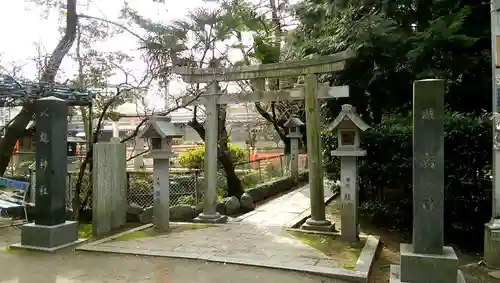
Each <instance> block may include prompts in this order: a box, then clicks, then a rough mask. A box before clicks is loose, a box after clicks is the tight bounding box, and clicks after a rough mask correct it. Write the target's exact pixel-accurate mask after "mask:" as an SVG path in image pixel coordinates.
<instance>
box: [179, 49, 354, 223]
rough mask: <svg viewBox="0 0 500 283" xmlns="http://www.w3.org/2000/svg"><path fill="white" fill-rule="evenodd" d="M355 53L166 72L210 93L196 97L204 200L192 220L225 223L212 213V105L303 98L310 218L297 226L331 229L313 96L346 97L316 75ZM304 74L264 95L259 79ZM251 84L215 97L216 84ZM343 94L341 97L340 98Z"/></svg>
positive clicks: (316, 98)
mask: <svg viewBox="0 0 500 283" xmlns="http://www.w3.org/2000/svg"><path fill="white" fill-rule="evenodd" d="M354 57H355V53H354V52H351V51H344V52H340V53H336V54H332V55H328V56H322V57H317V58H313V59H306V60H298V61H290V62H281V63H273V64H262V65H253V66H242V67H232V68H198V69H196V68H190V67H176V68H173V69H172V73H174V74H178V75H180V76H181V77H182V79H183V80H184V82H186V83H210V84H211V89H210V90H207V91H206V92H205V93H204V94H202V96H201V97H202V99H201V101H200V102H201V103H203V104H204V105H205V107H206V121H205V123H206V126H205V133H206V134H205V181H206V183H205V185H206V189H205V198H204V200H205V201H204V206H203V212H202V213H201V214H200V215H199V216H198V217H197V218H196V219H195V220H196V221H198V222H212V223H214V222H225V221H226V220H227V217H226V216H224V215H220V214H219V213H217V212H216V210H215V208H216V199H217V190H216V189H217V188H216V184H217V183H216V180H217V148H218V119H219V117H217V109H218V108H217V105H218V104H230V103H244V102H258V101H273V100H302V99H304V100H305V109H306V125H307V153H308V165H309V185H310V192H311V196H310V199H311V218H310V219H308V220H307V221H306V223H305V224H304V225H303V228H304V229H310V230H331V229H332V228H333V227H332V224H331V223H330V221H328V220H326V218H325V203H324V188H323V168H322V157H321V139H320V134H319V133H320V124H321V121H320V115H319V114H320V107H319V98H328V97H341V96H344V97H345V96H346V95H345V94H346V93H347V95H348V88H346V87H334V88H332V89H328V88H325V87H324V86H322V85H319V84H318V74H320V73H330V72H336V71H341V70H343V69H344V67H345V63H346V61H347V60H348V59H351V58H354ZM291 76H305V84H304V87H303V88H295V89H292V90H284V91H276V92H268V91H265V80H266V79H269V78H279V77H291ZM239 80H252V81H253V82H254V92H252V93H248V94H244V93H243V94H239V95H224V96H221V93H220V90H219V89H218V83H219V82H228V81H239ZM342 93H344V94H342Z"/></svg>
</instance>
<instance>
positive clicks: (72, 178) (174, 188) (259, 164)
mask: <svg viewBox="0 0 500 283" xmlns="http://www.w3.org/2000/svg"><path fill="white" fill-rule="evenodd" d="M74 158H75V162H72V163H76V164H77V165H79V164H80V162H81V160H80V159H83V157H74ZM33 162H34V153H31V152H30V153H18V154H15V155H14V158H13V159H12V162H11V165H10V166H9V170H8V171H7V172H6V173H7V175H12V176H26V177H28V176H29V172H30V169H29V168H30V166H31V167H33V166H32V165H33ZM287 162H288V160H286V157H285V156H284V155H277V156H274V157H269V158H262V159H256V160H253V161H249V162H242V163H237V164H234V167H235V173H236V174H237V176H238V177H239V179H240V181H241V183H242V185H243V187H244V189H248V188H251V187H254V186H256V185H258V184H262V183H265V182H268V181H271V180H273V179H277V178H281V177H285V176H288V175H289V174H290V173H289V171H288V166H287ZM74 167H75V168H73V169H70V168H69V167H68V180H67V181H68V182H67V184H68V187H67V191H66V200H67V206H68V207H71V201H72V199H73V196H74V194H75V190H76V189H75V188H76V183H77V180H78V170H77V169H78V168H79V166H76V165H75V166H74ZM306 167H307V156H306V155H305V154H303V155H302V154H301V155H300V156H299V170H303V169H305V168H306ZM127 171H128V172H127V200H128V202H129V203H135V204H137V205H139V206H141V207H148V206H152V205H153V180H152V178H153V172H152V168H151V169H149V170H148V169H146V170H143V171H134V170H127ZM217 177H218V178H217V190H218V196H219V198H222V197H224V196H225V195H226V192H227V189H228V184H227V181H226V174H225V171H224V170H223V168H219V170H218V174H217ZM204 179H205V178H204V171H203V170H192V169H186V168H171V169H170V202H171V205H177V204H191V205H195V204H198V203H201V202H202V201H203V189H204V187H205V186H204ZM31 182H32V184H34V178H31ZM89 186H90V180H89V174H85V175H84V177H83V180H82V191H81V192H80V194H81V195H80V199H83V198H84V197H85V195H86V194H87V189H88V188H89ZM33 192H34V191H33ZM91 205H92V201H89V203H88V206H91Z"/></svg>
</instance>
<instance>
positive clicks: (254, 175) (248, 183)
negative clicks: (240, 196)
mask: <svg viewBox="0 0 500 283" xmlns="http://www.w3.org/2000/svg"><path fill="white" fill-rule="evenodd" d="M240 179H241V184H242V185H243V188H244V189H249V188H253V187H255V186H256V185H258V184H259V183H260V176H259V172H258V171H256V170H250V171H248V173H246V174H245V175H243V176H242V177H240Z"/></svg>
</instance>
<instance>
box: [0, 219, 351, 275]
mask: <svg viewBox="0 0 500 283" xmlns="http://www.w3.org/2000/svg"><path fill="white" fill-rule="evenodd" d="M16 242H19V228H0V247H5V246H7V245H9V244H12V243H16ZM0 282H1V283H7V282H9V283H14V282H18V283H32V282H37V283H83V282H85V283H92V282H134V283H146V282H148V283H149V282H155V283H174V282H175V283H177V282H179V283H191V282H193V283H195V282H196V283H199V282H204V283H225V282H238V283H250V282H252V283H255V282H259V283H266V282H270V283H271V282H272V283H275V282H287V283H299V282H300V283H309V282H311V283H312V282H315V283H321V282H324V283H327V282H328V283H342V282H344V281H338V280H333V279H329V278H325V277H320V276H312V275H308V274H303V273H298V272H291V271H281V270H275V269H268V268H257V267H249V266H241V265H230V264H227V265H226V264H216V263H207V262H204V261H197V260H182V259H165V258H154V257H141V256H123V255H111V254H97V253H85V252H74V251H70V250H66V251H61V252H57V253H53V254H46V253H37V252H27V251H18V250H6V249H4V248H2V249H1V250H0Z"/></svg>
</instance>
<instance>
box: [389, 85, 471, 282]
mask: <svg viewBox="0 0 500 283" xmlns="http://www.w3.org/2000/svg"><path fill="white" fill-rule="evenodd" d="M443 116H444V81H443V80H420V81H416V82H415V83H414V84H413V244H401V246H400V254H401V265H400V266H391V281H390V282H413V283H420V282H421V283H424V282H439V283H454V282H465V280H464V278H463V275H462V274H461V272H460V271H458V258H457V255H456V254H455V251H454V250H453V248H452V247H448V246H443V222H444V219H443V217H444V216H443V212H444V177H445V176H444V123H443Z"/></svg>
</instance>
